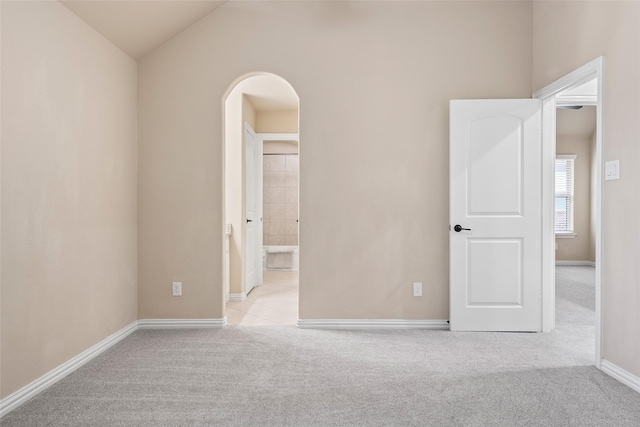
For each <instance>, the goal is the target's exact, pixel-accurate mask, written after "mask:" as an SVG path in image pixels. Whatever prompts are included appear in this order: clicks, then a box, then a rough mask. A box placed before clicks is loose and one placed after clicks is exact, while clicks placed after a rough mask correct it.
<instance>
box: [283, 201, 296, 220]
mask: <svg viewBox="0 0 640 427" xmlns="http://www.w3.org/2000/svg"><path fill="white" fill-rule="evenodd" d="M284 219H298V204H297V203H286V204H285V205H284Z"/></svg>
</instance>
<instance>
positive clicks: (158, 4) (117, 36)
mask: <svg viewBox="0 0 640 427" xmlns="http://www.w3.org/2000/svg"><path fill="white" fill-rule="evenodd" d="M61 3H62V4H63V5H65V6H66V7H67V8H68V9H70V10H71V11H72V12H74V13H75V14H76V15H78V16H79V17H80V18H81V19H82V20H84V21H85V22H86V23H87V24H89V25H90V26H91V27H93V28H94V29H95V30H96V31H98V32H99V33H101V34H102V35H103V36H105V37H106V38H107V39H109V40H110V41H111V42H112V43H113V44H115V45H116V46H117V47H118V48H120V49H121V50H123V51H124V52H126V53H127V54H128V55H129V56H130V57H131V58H133V59H135V60H138V59H140V58H142V57H143V56H145V55H146V54H148V53H149V52H151V51H152V50H154V49H155V48H157V47H158V46H160V45H162V44H164V43H166V42H167V41H168V40H170V39H171V38H173V37H174V36H176V35H177V34H178V33H180V32H181V31H183V30H184V29H186V28H187V27H189V26H190V25H192V24H193V23H195V22H196V21H198V20H200V19H201V18H203V17H204V16H205V15H207V14H209V13H211V12H213V11H214V10H216V9H217V8H218V7H220V6H221V5H223V4H224V3H226V0H196V1H193V0H160V1H159V0H131V1H108V0H80V1H78V0H75V1H73V0H72V1H65V0H61Z"/></svg>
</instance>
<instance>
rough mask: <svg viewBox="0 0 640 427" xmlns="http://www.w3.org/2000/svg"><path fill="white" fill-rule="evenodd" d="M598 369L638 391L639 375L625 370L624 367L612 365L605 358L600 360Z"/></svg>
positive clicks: (639, 384)
mask: <svg viewBox="0 0 640 427" xmlns="http://www.w3.org/2000/svg"><path fill="white" fill-rule="evenodd" d="M600 369H601V370H602V372H604V373H605V374H607V375H610V376H612V377H613V378H615V379H617V380H618V381H620V382H621V383H622V384H624V385H626V386H628V387H630V388H632V389H633V390H635V391H637V392H638V393H640V377H637V376H636V375H633V374H632V373H630V372H627V371H625V370H624V369H622V368H620V367H619V366H617V365H614V364H613V363H611V362H609V361H607V360H602V362H600Z"/></svg>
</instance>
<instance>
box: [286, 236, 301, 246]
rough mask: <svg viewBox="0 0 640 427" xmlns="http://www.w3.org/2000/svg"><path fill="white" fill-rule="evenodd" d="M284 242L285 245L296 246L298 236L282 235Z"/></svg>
mask: <svg viewBox="0 0 640 427" xmlns="http://www.w3.org/2000/svg"><path fill="white" fill-rule="evenodd" d="M284 244H285V245H286V246H298V236H297V235H296V236H284Z"/></svg>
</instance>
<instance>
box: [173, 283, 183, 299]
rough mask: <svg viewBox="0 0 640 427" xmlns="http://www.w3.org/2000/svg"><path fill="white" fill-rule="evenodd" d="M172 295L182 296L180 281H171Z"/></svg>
mask: <svg viewBox="0 0 640 427" xmlns="http://www.w3.org/2000/svg"><path fill="white" fill-rule="evenodd" d="M173 296H174V297H181V296H182V282H173Z"/></svg>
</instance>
